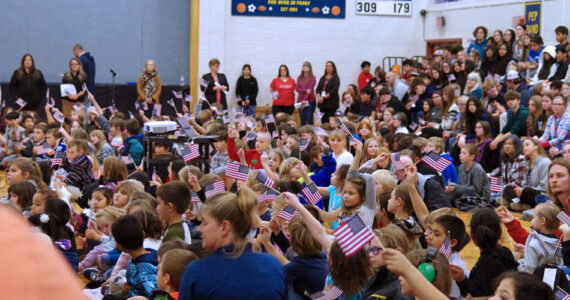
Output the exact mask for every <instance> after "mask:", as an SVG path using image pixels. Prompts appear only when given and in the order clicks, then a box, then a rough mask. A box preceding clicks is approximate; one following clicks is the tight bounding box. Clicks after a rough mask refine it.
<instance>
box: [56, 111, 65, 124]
mask: <svg viewBox="0 0 570 300" xmlns="http://www.w3.org/2000/svg"><path fill="white" fill-rule="evenodd" d="M53 118H54V119H55V120H56V121H58V122H59V123H63V120H64V119H65V117H64V116H63V114H62V113H61V112H60V111H59V110H56V111H55V112H54V113H53Z"/></svg>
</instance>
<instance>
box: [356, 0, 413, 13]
mask: <svg viewBox="0 0 570 300" xmlns="http://www.w3.org/2000/svg"><path fill="white" fill-rule="evenodd" d="M356 14H357V15H390V16H411V15H412V1H411V0H399V1H389V0H388V1H384V0H357V1H356Z"/></svg>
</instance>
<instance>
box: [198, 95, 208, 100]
mask: <svg viewBox="0 0 570 300" xmlns="http://www.w3.org/2000/svg"><path fill="white" fill-rule="evenodd" d="M198 99H200V100H202V101H208V99H206V96H204V94H202V95H200V96H198Z"/></svg>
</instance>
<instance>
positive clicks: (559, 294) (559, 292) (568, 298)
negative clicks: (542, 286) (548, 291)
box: [554, 287, 570, 300]
mask: <svg viewBox="0 0 570 300" xmlns="http://www.w3.org/2000/svg"><path fill="white" fill-rule="evenodd" d="M554 297H555V298H556V300H570V295H568V293H566V292H565V291H564V290H563V289H561V288H560V287H556V292H554Z"/></svg>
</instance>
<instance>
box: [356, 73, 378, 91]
mask: <svg viewBox="0 0 570 300" xmlns="http://www.w3.org/2000/svg"><path fill="white" fill-rule="evenodd" d="M372 78H374V75H372V74H371V73H364V72H360V75H358V91H362V88H364V87H365V86H367V85H368V82H369V81H370V79H372Z"/></svg>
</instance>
